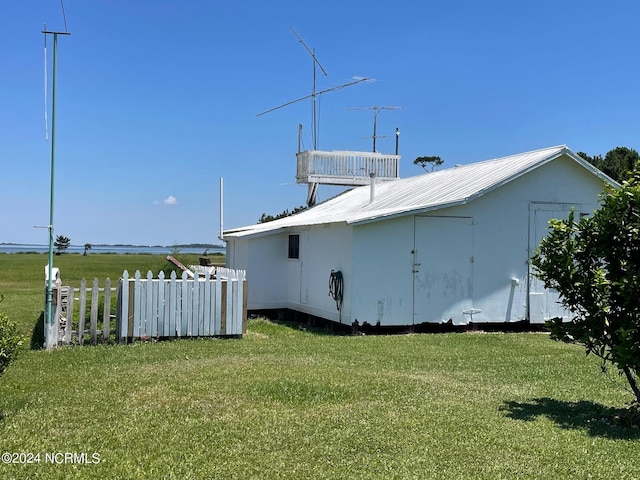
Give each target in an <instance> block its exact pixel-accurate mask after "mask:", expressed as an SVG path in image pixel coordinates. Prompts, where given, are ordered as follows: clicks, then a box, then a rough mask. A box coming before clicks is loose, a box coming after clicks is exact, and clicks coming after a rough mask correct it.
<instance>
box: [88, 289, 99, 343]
mask: <svg viewBox="0 0 640 480" xmlns="http://www.w3.org/2000/svg"><path fill="white" fill-rule="evenodd" d="M98 293H99V290H98V279H97V278H94V279H93V287H92V288H91V321H90V323H89V336H90V338H91V345H95V344H96V343H97V342H98Z"/></svg>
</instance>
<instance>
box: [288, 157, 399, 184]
mask: <svg viewBox="0 0 640 480" xmlns="http://www.w3.org/2000/svg"><path fill="white" fill-rule="evenodd" d="M296 157H297V165H298V168H297V174H296V180H297V182H298V183H321V184H327V185H365V184H367V183H369V182H370V181H371V180H370V178H371V174H374V175H375V176H376V178H377V179H378V180H393V179H397V178H398V177H399V176H400V156H399V155H383V154H381V153H373V152H352V151H337V150H336V151H320V150H306V151H304V152H299V153H297V154H296Z"/></svg>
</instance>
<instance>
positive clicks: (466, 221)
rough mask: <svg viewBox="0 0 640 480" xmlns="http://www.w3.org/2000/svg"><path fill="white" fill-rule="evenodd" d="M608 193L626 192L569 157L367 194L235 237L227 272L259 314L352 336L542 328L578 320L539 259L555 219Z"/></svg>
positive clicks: (505, 163) (509, 162)
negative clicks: (375, 331)
mask: <svg viewBox="0 0 640 480" xmlns="http://www.w3.org/2000/svg"><path fill="white" fill-rule="evenodd" d="M603 182H611V183H615V182H613V180H612V179H610V178H609V177H607V176H606V175H605V174H603V173H602V172H600V171H599V170H597V169H596V168H595V167H593V166H592V165H591V164H589V163H588V162H586V161H585V160H583V159H582V158H581V157H579V156H578V155H576V154H575V153H573V152H572V151H571V150H569V149H568V148H567V147H566V146H557V147H551V148H545V149H542V150H536V151H532V152H526V153H521V154H518V155H512V156H508V157H503V158H498V159H494V160H488V161H484V162H479V163H473V164H469V165H463V166H456V167H454V168H449V169H446V170H441V171H437V172H433V173H428V174H424V175H419V176H415V177H410V178H404V179H398V180H391V181H387V182H384V183H379V184H373V185H372V186H360V187H356V188H353V189H352V190H349V191H347V192H345V193H343V194H341V195H338V196H336V197H334V198H332V199H330V200H328V201H326V202H324V203H321V204H319V205H317V206H315V207H313V208H310V209H308V210H306V211H304V212H302V213H299V214H297V215H293V216H290V217H287V218H283V219H280V220H276V221H273V222H268V223H262V224H257V225H250V226H247V227H243V228H237V229H233V230H227V231H226V232H225V233H224V239H225V240H226V241H227V266H228V267H230V268H234V269H244V270H246V271H247V277H248V278H247V281H248V286H249V288H248V309H249V310H250V311H251V310H254V311H255V310H281V309H287V310H293V311H297V312H302V313H305V314H309V315H313V316H316V317H321V318H323V319H326V320H330V321H334V322H340V323H344V324H348V325H351V324H352V323H353V322H355V321H358V323H359V324H360V325H362V324H364V323H365V322H366V323H368V324H370V325H380V326H418V325H421V324H433V323H437V324H439V323H449V324H451V323H452V324H454V325H466V324H469V323H473V324H476V323H492V324H494V323H505V322H506V323H511V322H522V321H529V322H530V323H531V324H541V323H543V322H544V320H545V319H548V318H551V317H555V316H559V315H563V314H566V312H563V310H562V309H561V307H560V305H559V304H558V303H557V294H556V293H554V292H552V291H548V290H545V289H544V288H543V286H542V284H541V282H539V281H538V280H537V279H536V278H535V277H534V276H533V275H532V274H531V269H530V265H529V258H530V257H531V255H532V254H533V252H534V250H535V248H536V246H537V245H538V244H539V242H540V239H541V238H542V237H544V236H545V235H546V234H547V226H548V220H549V219H551V218H561V217H562V218H563V217H566V216H567V214H568V212H569V211H570V209H574V210H575V212H576V216H578V215H589V214H590V213H592V212H593V211H594V210H595V209H596V208H598V206H599V194H600V193H601V192H602V190H603ZM336 272H340V273H339V274H336ZM339 277H341V279H340V278H339ZM339 280H341V282H340V281H339ZM330 284H332V286H333V287H334V290H335V288H338V290H340V287H341V289H342V290H341V291H342V301H340V296H339V295H335V293H334V294H333V295H332V294H330V293H331V292H330ZM335 297H338V298H337V299H336V298H335Z"/></svg>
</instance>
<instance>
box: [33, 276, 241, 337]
mask: <svg viewBox="0 0 640 480" xmlns="http://www.w3.org/2000/svg"><path fill="white" fill-rule="evenodd" d="M114 298H115V300H114V301H112V299H114ZM246 299H247V282H246V273H245V271H244V270H232V269H227V268H224V267H215V270H214V269H211V271H210V272H208V273H205V274H204V276H201V277H199V278H195V279H194V278H191V277H189V276H188V274H187V273H186V272H183V273H182V277H181V278H178V276H177V275H176V273H175V272H172V273H171V276H170V277H169V278H168V279H166V278H165V276H164V273H163V272H160V274H159V275H158V277H157V278H153V274H152V272H151V271H149V272H147V275H146V277H144V278H143V277H142V275H141V273H140V272H139V271H136V273H135V275H134V277H133V278H130V277H129V273H128V272H127V271H126V270H125V271H124V273H123V275H122V278H121V279H120V281H119V282H118V286H117V287H111V281H110V280H109V279H108V278H107V279H106V281H105V284H104V286H103V287H100V286H99V282H98V279H97V278H96V279H94V280H93V282H92V283H91V284H90V285H87V282H86V280H85V279H83V280H82V282H81V284H80V288H73V287H69V286H62V285H61V284H60V283H59V280H58V281H57V282H56V284H55V285H54V295H53V303H54V313H53V315H52V316H53V317H54V320H53V321H54V325H53V326H52V328H50V329H46V328H45V335H47V334H53V335H55V336H56V338H54V339H52V342H51V343H50V344H51V345H71V344H74V343H77V344H80V345H82V344H84V343H85V341H86V340H87V338H88V340H89V341H90V342H91V343H92V344H94V345H95V344H96V343H98V341H99V340H101V341H102V342H103V343H109V342H110V341H113V339H115V341H117V342H119V343H126V342H127V341H131V340H135V339H152V338H171V337H207V336H231V337H242V335H243V334H244V333H246V322H247V304H246ZM114 305H115V306H114ZM76 309H77V311H74V310H76ZM87 313H88V315H87ZM100 314H101V315H102V318H100ZM112 327H115V329H114V330H112Z"/></svg>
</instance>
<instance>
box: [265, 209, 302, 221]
mask: <svg viewBox="0 0 640 480" xmlns="http://www.w3.org/2000/svg"><path fill="white" fill-rule="evenodd" d="M306 209H307V207H306V206H304V205H300V206H299V207H296V208H294V209H293V210H291V211H289V210H284V211H283V212H282V213H278V214H276V215H275V216H274V215H267V214H266V213H263V214H262V215H260V218H259V219H258V223H267V222H272V221H273V220H279V219H280V218H285V217H290V216H291V215H295V214H296V213H300V212H302V211H304V210H306Z"/></svg>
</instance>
